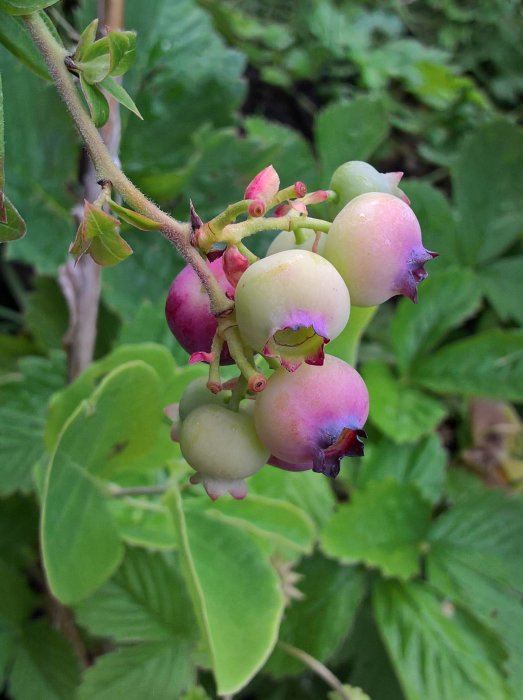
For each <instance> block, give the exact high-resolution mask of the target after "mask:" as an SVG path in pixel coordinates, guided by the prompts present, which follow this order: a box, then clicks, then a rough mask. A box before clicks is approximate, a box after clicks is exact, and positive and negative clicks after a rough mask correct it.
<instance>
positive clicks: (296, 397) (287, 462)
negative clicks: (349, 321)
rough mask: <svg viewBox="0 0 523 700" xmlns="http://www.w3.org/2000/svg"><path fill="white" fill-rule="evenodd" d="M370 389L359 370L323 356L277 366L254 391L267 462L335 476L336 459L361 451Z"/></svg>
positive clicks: (258, 423) (358, 453)
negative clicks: (318, 361) (315, 362)
mask: <svg viewBox="0 0 523 700" xmlns="http://www.w3.org/2000/svg"><path fill="white" fill-rule="evenodd" d="M368 413H369V394H368V391H367V387H366V386H365V383H364V381H363V379H362V378H361V376H360V375H359V374H358V372H357V371H356V370H355V369H354V368H353V367H351V366H350V365H348V364H347V363H346V362H343V360H340V359H338V358H337V357H332V356H331V355H326V356H325V362H324V364H323V366H321V367H314V366H311V365H302V366H301V367H299V368H298V369H297V370H296V372H294V373H292V374H289V373H288V372H285V371H284V370H281V369H280V370H277V371H276V372H274V374H273V375H272V376H271V377H270V378H269V381H268V382H267V387H266V388H265V390H264V391H263V392H261V393H260V394H259V395H258V396H257V397H256V403H255V409H254V420H255V423H256V430H257V432H258V435H259V436H260V438H261V440H262V442H263V444H264V445H265V446H266V447H267V448H268V449H269V450H270V452H271V455H272V458H275V459H271V462H270V463H275V464H276V465H277V466H282V467H284V468H286V469H293V470H300V469H311V468H312V469H313V470H314V471H316V472H322V473H324V474H326V475H327V476H337V474H338V472H339V463H340V459H341V458H342V457H344V456H346V455H353V456H361V455H362V454H363V445H362V443H361V437H364V436H365V433H364V431H363V426H364V424H365V421H366V420H367V416H368Z"/></svg>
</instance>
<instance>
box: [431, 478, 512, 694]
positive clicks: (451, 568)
mask: <svg viewBox="0 0 523 700" xmlns="http://www.w3.org/2000/svg"><path fill="white" fill-rule="evenodd" d="M429 540H430V550H429V553H428V557H427V571H428V578H429V581H430V582H431V583H432V584H433V585H434V586H435V587H437V588H438V589H439V590H440V591H441V592H442V593H443V595H445V596H447V597H448V598H450V599H451V600H453V601H456V602H458V603H460V604H461V605H463V606H465V607H467V608H468V609H469V610H470V612H471V613H472V614H474V615H476V616H478V617H479V618H480V619H481V620H482V622H483V623H484V624H486V625H488V626H489V627H492V628H493V629H494V630H496V631H497V632H498V633H499V635H500V636H501V637H502V638H503V639H504V641H505V642H506V648H507V651H508V653H509V661H508V667H509V669H510V671H511V674H512V677H511V682H512V685H513V687H514V688H515V689H516V688H518V687H519V688H521V685H522V683H523V637H522V635H521V630H522V629H523V608H522V607H521V602H520V600H519V596H518V594H517V591H521V590H523V563H522V560H521V542H522V540H523V504H522V503H521V501H519V500H517V499H515V498H510V497H508V496H506V495H504V494H503V493H501V492H499V491H485V492H484V493H482V494H477V495H474V496H469V498H466V499H464V500H462V501H460V502H459V503H458V504H457V505H456V506H454V507H453V508H452V509H451V510H450V511H449V512H447V513H445V514H443V515H442V516H441V517H440V518H439V519H438V520H437V521H436V523H435V524H434V526H433V527H432V530H431V532H430V534H429ZM471 593H473V595H471Z"/></svg>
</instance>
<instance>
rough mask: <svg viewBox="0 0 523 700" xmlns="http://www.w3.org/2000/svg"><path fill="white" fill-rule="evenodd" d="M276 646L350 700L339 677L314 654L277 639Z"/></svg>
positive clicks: (345, 699) (342, 696)
mask: <svg viewBox="0 0 523 700" xmlns="http://www.w3.org/2000/svg"><path fill="white" fill-rule="evenodd" d="M278 646H279V647H280V649H282V650H283V651H285V652H287V654H289V655H290V656H294V658H295V659H298V660H299V661H301V662H302V663H304V664H305V665H306V666H308V667H309V668H310V669H311V671H314V673H315V674H316V675H317V676H320V678H323V680H324V681H325V683H327V685H330V687H331V688H332V689H333V690H335V691H336V692H337V693H338V694H339V696H340V698H342V700H351V697H350V695H349V694H348V693H347V691H346V689H345V688H344V687H343V684H342V682H341V681H340V680H339V678H336V676H335V675H334V673H333V672H332V671H331V670H329V669H328V668H327V666H325V664H322V663H321V661H318V659H315V658H314V656H311V655H310V654H307V652H306V651H303V649H298V648H297V647H293V646H292V644H287V642H282V641H279V642H278Z"/></svg>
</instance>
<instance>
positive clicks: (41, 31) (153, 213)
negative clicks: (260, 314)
mask: <svg viewBox="0 0 523 700" xmlns="http://www.w3.org/2000/svg"><path fill="white" fill-rule="evenodd" d="M24 20H25V23H26V25H27V28H28V30H29V33H30V34H31V37H32V38H33V41H34V42H35V44H36V46H37V47H38V49H39V50H40V52H41V54H42V56H43V58H44V60H45V63H46V65H47V67H48V69H49V73H50V74H51V77H52V78H53V80H54V83H55V85H56V88H57V90H58V92H59V93H60V95H61V97H62V99H63V100H64V102H65V104H66V106H67V108H68V110H69V112H70V114H71V117H72V118H73V121H74V123H75V125H76V128H77V129H78V131H79V132H80V135H81V137H82V139H83V141H84V143H85V146H86V148H87V151H88V153H89V155H90V157H91V159H92V161H93V163H94V167H95V169H96V173H97V176H98V178H99V180H108V181H109V182H110V183H111V184H112V186H113V187H114V188H115V189H116V190H118V191H119V192H120V194H121V195H122V197H123V198H124V199H125V200H126V201H127V203H128V204H129V205H130V206H131V207H133V208H134V209H135V210H136V211H138V212H140V213H141V214H144V215H145V216H147V217H149V218H150V219H152V220H153V221H156V222H158V223H159V224H161V229H160V231H161V233H162V235H163V236H164V237H165V238H167V240H169V241H170V242H171V243H172V244H173V245H174V246H175V248H176V249H177V250H178V252H179V253H180V255H182V257H183V258H184V259H185V260H186V261H187V262H188V263H189V264H190V265H191V266H192V267H193V268H194V270H195V272H196V274H197V275H198V277H199V278H200V280H201V282H202V284H203V286H204V288H205V290H206V291H207V293H208V294H209V297H210V300H211V309H212V312H213V313H214V314H215V315H217V316H219V315H223V314H226V313H228V312H229V311H230V310H231V309H232V308H233V303H232V302H231V301H230V300H229V299H227V297H226V296H225V294H224V293H223V291H222V290H221V288H220V286H219V284H218V281H217V280H216V278H215V277H214V275H213V274H212V273H211V272H210V271H209V269H208V267H207V265H206V262H205V260H204V259H203V258H202V257H201V255H200V254H199V253H198V251H197V250H196V249H195V248H193V247H192V246H191V244H190V233H191V227H190V225H189V224H188V223H182V222H180V221H177V220H176V219H174V218H172V217H171V216H169V215H168V214H166V213H165V212H164V211H162V210H161V209H160V207H158V206H157V205H156V204H154V203H153V202H151V201H150V200H149V199H148V198H147V197H146V196H145V195H144V194H143V193H142V192H140V190H139V189H138V188H137V187H136V186H135V185H134V184H133V183H132V182H131V181H130V180H129V178H128V177H127V176H126V175H125V174H124V173H123V172H122V171H121V170H120V168H118V166H117V165H116V164H115V163H114V161H113V159H112V157H111V154H110V153H109V151H108V150H107V147H106V146H105V144H104V142H103V141H102V139H101V137H100V134H99V133H98V131H97V129H96V127H95V125H94V124H93V122H92V121H91V118H90V116H89V114H88V112H87V111H86V109H85V107H84V105H83V104H82V101H81V99H80V97H79V95H78V92H77V89H76V86H75V84H74V81H73V78H72V76H71V75H70V74H69V72H68V70H67V68H66V66H65V62H64V61H65V59H66V57H67V55H68V54H67V51H66V50H65V49H64V48H63V47H62V46H60V44H59V43H58V42H57V41H56V40H55V38H54V37H53V35H52V33H51V32H50V31H49V28H48V27H47V25H46V23H45V21H44V20H43V19H42V18H41V17H39V16H38V14H36V13H35V14H31V15H27V16H25V17H24Z"/></svg>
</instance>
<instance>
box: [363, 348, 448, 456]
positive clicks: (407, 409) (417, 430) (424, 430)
mask: <svg viewBox="0 0 523 700" xmlns="http://www.w3.org/2000/svg"><path fill="white" fill-rule="evenodd" d="M361 374H362V376H363V379H364V380H365V383H366V384H367V388H368V390H369V394H370V397H371V401H370V414H369V417H370V420H371V422H372V423H374V424H375V425H376V426H377V427H378V428H379V429H380V430H381V431H383V433H384V434H385V435H386V436H387V437H390V438H391V439H392V440H394V441H395V442H398V443H403V442H414V441H416V440H418V439H419V438H420V437H423V436H424V435H427V434H428V433H430V432H432V431H433V430H434V429H435V428H436V427H437V426H438V425H439V423H441V421H442V420H443V419H444V418H445V415H446V410H445V407H444V406H443V404H441V403H440V402H439V401H438V400H437V399H433V398H431V397H430V396H427V394H425V393H423V392H421V391H419V389H416V388H415V387H413V386H411V385H409V384H408V383H407V382H406V381H404V380H401V379H397V378H396V377H395V376H394V375H393V374H392V372H391V370H390V368H389V367H388V366H387V365H386V364H385V363H384V362H381V361H380V360H375V361H373V362H368V363H367V364H366V365H364V367H363V368H362V371H361Z"/></svg>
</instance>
